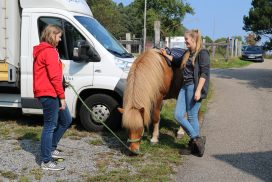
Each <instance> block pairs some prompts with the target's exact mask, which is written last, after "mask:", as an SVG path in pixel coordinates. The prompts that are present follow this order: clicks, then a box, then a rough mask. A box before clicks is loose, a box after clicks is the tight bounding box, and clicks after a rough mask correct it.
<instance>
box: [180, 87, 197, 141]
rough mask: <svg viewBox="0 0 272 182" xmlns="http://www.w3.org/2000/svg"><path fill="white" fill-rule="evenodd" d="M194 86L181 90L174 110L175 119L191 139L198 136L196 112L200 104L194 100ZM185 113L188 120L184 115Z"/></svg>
mask: <svg viewBox="0 0 272 182" xmlns="http://www.w3.org/2000/svg"><path fill="white" fill-rule="evenodd" d="M194 95H195V93H194V84H192V85H185V86H183V87H182V88H181V90H180V92H179V95H178V100H177V104H176V109H175V118H176V120H177V121H178V122H179V123H180V124H181V126H182V128H183V129H184V130H185V131H186V133H187V134H188V135H189V137H190V138H191V139H194V138H196V137H197V136H199V123H198V110H199V108H200V105H201V102H196V101H195V100H194ZM186 112H187V116H188V120H187V119H186V117H184V116H185V113H186Z"/></svg>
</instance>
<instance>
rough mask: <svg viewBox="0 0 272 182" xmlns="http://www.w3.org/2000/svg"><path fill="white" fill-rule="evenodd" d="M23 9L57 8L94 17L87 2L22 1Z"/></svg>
mask: <svg viewBox="0 0 272 182" xmlns="http://www.w3.org/2000/svg"><path fill="white" fill-rule="evenodd" d="M20 4H21V7H22V8H23V9H26V8H41V9H44V8H56V9H62V10H65V11H67V12H78V13H81V14H85V15H87V16H93V14H92V12H91V10H90V8H89V6H88V4H87V3H86V1H85V0H46V1H43V0H20Z"/></svg>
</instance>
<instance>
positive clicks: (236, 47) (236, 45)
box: [235, 39, 238, 57]
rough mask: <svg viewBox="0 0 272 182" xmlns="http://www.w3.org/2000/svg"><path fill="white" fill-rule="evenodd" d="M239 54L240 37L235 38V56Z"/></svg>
mask: <svg viewBox="0 0 272 182" xmlns="http://www.w3.org/2000/svg"><path fill="white" fill-rule="evenodd" d="M237 56H238V39H235V57H237Z"/></svg>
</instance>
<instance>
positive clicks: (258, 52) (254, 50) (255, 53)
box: [242, 46, 264, 62]
mask: <svg viewBox="0 0 272 182" xmlns="http://www.w3.org/2000/svg"><path fill="white" fill-rule="evenodd" d="M263 53H264V51H263V48H262V47H261V46H246V47H245V49H244V50H243V51H242V59H243V60H249V61H256V62H263V61H264V58H263Z"/></svg>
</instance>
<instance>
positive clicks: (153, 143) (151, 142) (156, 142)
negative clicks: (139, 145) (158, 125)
mask: <svg viewBox="0 0 272 182" xmlns="http://www.w3.org/2000/svg"><path fill="white" fill-rule="evenodd" d="M158 143H159V141H152V140H150V144H151V145H157V144H158Z"/></svg>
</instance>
